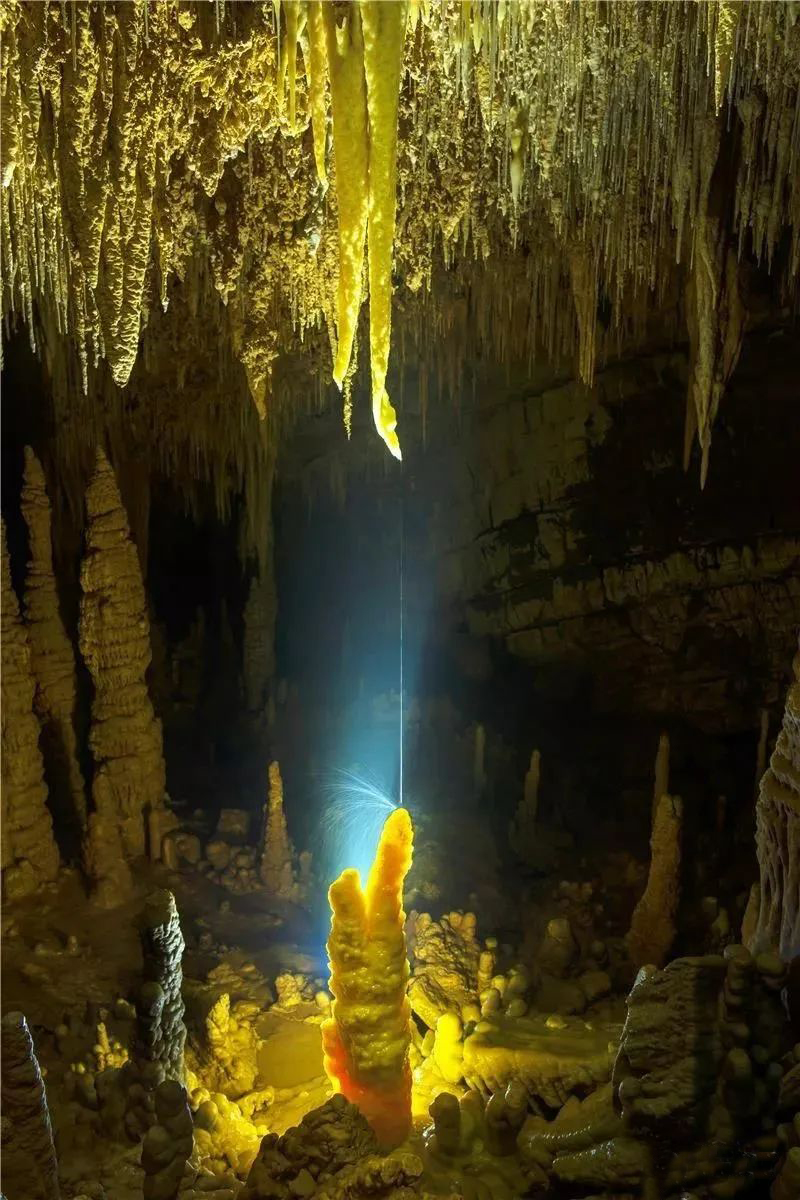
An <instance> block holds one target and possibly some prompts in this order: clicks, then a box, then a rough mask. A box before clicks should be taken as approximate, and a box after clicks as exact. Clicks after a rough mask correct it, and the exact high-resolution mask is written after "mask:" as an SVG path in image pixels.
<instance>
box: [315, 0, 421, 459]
mask: <svg viewBox="0 0 800 1200" xmlns="http://www.w3.org/2000/svg"><path fill="white" fill-rule="evenodd" d="M406 15H407V5H406V3H405V0H397V2H396V3H391V4H386V3H382V2H381V0H361V2H360V4H351V5H350V6H349V8H348V10H347V13H346V16H345V18H344V20H343V21H342V22H341V23H340V22H338V21H337V18H336V12H335V10H334V6H333V5H332V4H322V5H320V4H312V5H311V6H310V8H309V46H310V57H311V62H312V66H311V71H310V74H311V76H312V82H311V84H310V88H309V91H310V96H311V101H310V108H311V118H312V125H313V129H314V154H315V157H316V161H317V171H318V173H320V157H321V156H322V158H323V170H324V111H323V112H320V108H321V106H322V105H323V104H324V100H323V99H322V96H323V92H322V88H323V80H322V77H321V63H320V61H319V49H320V46H321V41H320V39H319V37H318V25H317V22H320V23H324V27H325V42H326V45H327V52H328V70H329V75H330V86H331V107H332V110H333V152H334V158H335V162H336V196H337V202H338V206H339V291H338V297H337V332H338V339H339V340H338V346H337V351H336V361H335V363H334V367H333V378H334V379H335V381H336V383H337V384H338V386H339V387H340V388H341V387H342V386H343V384H344V380H345V376H346V375H347V370H348V367H349V366H350V361H351V358H352V354H353V342H354V340H355V335H356V329H357V327H358V314H359V309H360V308H361V286H362V285H361V276H362V271H363V265H364V241H365V238H366V237H367V227H369V305H370V360H371V368H372V414H373V417H374V419H375V427H376V428H377V430H378V433H379V434H380V435H381V437H382V438H383V440H384V442H385V443H386V445H387V446H388V448H389V450H390V452H391V453H392V454H393V455H394V457H395V458H400V457H401V454H400V442H399V440H398V437H397V432H396V430H397V414H396V413H395V410H394V408H393V407H392V405H391V402H390V400H389V397H388V395H387V394H386V371H387V368H388V365H389V348H390V344H391V332H392V247H393V244H394V227H395V212H396V208H397V200H396V192H397V187H396V185H397V107H398V100H399V94H400V76H401V73H402V67H403V47H404V44H405V29H406ZM315 39H316V41H315ZM320 146H322V149H321V148H320ZM322 178H323V176H322V174H321V173H320V179H322Z"/></svg>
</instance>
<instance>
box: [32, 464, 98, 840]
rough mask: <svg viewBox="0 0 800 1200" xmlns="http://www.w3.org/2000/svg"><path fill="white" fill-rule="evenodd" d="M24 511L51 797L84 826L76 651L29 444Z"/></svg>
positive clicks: (44, 490)
mask: <svg viewBox="0 0 800 1200" xmlns="http://www.w3.org/2000/svg"><path fill="white" fill-rule="evenodd" d="M22 515H23V516H24V518H25V522H26V524H27V526H28V554H29V559H28V570H27V573H26V576H25V595H24V608H25V618H26V620H27V623H28V637H29V639H30V646H31V666H32V668H33V674H34V678H35V680H36V697H35V706H36V710H37V713H38V715H39V720H40V722H41V725H42V745H43V749H44V754H45V759H46V761H48V763H49V764H51V765H50V768H49V780H50V795H51V799H52V800H53V801H54V803H56V804H57V805H58V807H59V809H60V810H61V811H64V812H65V814H67V815H68V816H71V817H72V818H73V820H74V821H75V822H76V823H77V826H78V827H79V828H82V827H83V826H84V824H85V822H86V792H85V785H84V780H83V774H82V772H81V768H80V765H79V763H78V749H77V738H76V736H75V726H74V716H75V653H74V650H73V647H72V642H71V641H70V639H69V637H68V635H67V631H66V629H65V628H64V622H63V620H62V617H61V612H60V609H59V602H58V589H57V586H56V578H55V574H54V571H53V546H52V534H51V521H50V500H49V497H48V495H47V488H46V486H45V478H44V471H43V470H42V467H41V464H40V462H39V460H38V458H37V457H36V455H35V454H34V453H33V451H32V450H31V448H30V446H26V447H25V476H24V483H23V487H22Z"/></svg>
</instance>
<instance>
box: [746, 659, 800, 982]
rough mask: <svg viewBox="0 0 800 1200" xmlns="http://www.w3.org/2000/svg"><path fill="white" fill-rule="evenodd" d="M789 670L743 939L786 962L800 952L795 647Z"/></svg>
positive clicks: (762, 798)
mask: <svg viewBox="0 0 800 1200" xmlns="http://www.w3.org/2000/svg"><path fill="white" fill-rule="evenodd" d="M794 673H795V680H794V683H793V684H792V685H791V687H790V688H789V691H788V694H787V696H786V708H785V710H784V714H783V725H782V727H781V731H780V733H779V734H778V740H777V741H776V743H775V749H774V750H773V752H772V756H771V758H770V760H769V767H768V768H767V770H766V771H765V772H764V776H763V778H762V780H761V786H760V788H759V793H758V803H757V805H756V851H757V854H758V865H759V872H760V881H759V889H758V900H757V903H758V915H757V917H756V919H755V929H754V931H753V933H752V935H751V937H750V939H749V948H750V949H751V950H752V951H753V952H754V953H760V952H761V951H765V950H774V951H777V952H778V953H779V954H780V956H781V958H783V959H784V960H785V961H787V962H788V961H789V960H790V959H792V958H794V957H795V956H797V955H798V954H800V650H798V653H797V654H796V655H795V659H794Z"/></svg>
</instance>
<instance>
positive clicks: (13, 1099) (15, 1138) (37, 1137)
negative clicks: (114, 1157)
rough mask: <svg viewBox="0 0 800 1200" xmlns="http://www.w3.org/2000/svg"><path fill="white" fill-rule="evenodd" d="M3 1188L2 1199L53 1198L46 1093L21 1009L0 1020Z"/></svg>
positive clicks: (55, 1171)
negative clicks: (0, 1021) (0, 1031)
mask: <svg viewBox="0 0 800 1200" xmlns="http://www.w3.org/2000/svg"><path fill="white" fill-rule="evenodd" d="M0 1041H1V1043H2V1055H3V1067H2V1101H3V1190H4V1192H5V1193H6V1194H7V1196H8V1200H59V1195H60V1192H59V1186H58V1163H57V1161H56V1152H55V1147H54V1145H53V1131H52V1128H51V1126H50V1113H49V1111H48V1108H47V1095H46V1093H45V1090H44V1083H43V1082H42V1074H41V1071H40V1070H39V1064H38V1062H37V1061H36V1052H35V1050H34V1047H33V1040H32V1038H31V1035H30V1030H29V1029H28V1023H27V1021H26V1020H25V1018H24V1016H23V1015H22V1013H19V1012H10V1013H6V1015H5V1016H4V1017H3V1020H2V1037H1V1039H0Z"/></svg>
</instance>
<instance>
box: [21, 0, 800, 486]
mask: <svg viewBox="0 0 800 1200" xmlns="http://www.w3.org/2000/svg"><path fill="white" fill-rule="evenodd" d="M372 2H373V0H363V2H362V0H331V2H328V0H325V3H322V2H321V0H274V3H273V4H271V5H268V4H264V5H247V6H245V5H222V4H221V5H218V6H217V7H216V9H215V10H214V11H212V10H211V8H210V6H208V5H207V4H204V3H200V2H199V0H186V2H182V3H178V2H177V0H164V3H159V4H152V3H151V4H150V5H149V6H147V5H145V4H144V3H143V2H142V0H137V2H136V3H132V4H99V3H94V2H92V3H86V2H78V3H75V4H72V5H70V6H64V5H61V4H60V3H57V2H53V0H48V2H45V3H41V4H27V3H21V2H20V0H16V2H9V3H6V4H4V5H3V6H2V8H1V9H0V25H1V27H2V36H3V49H4V53H3V61H2V123H3V128H2V183H3V188H2V274H3V313H4V316H5V317H6V319H7V320H8V321H10V322H13V321H15V320H17V319H20V320H22V321H23V322H24V323H25V324H26V325H27V327H28V329H29V331H30V335H31V338H32V340H33V341H34V343H35V345H36V347H37V350H38V352H39V353H41V354H42V355H43V356H44V357H45V358H46V359H47V360H48V367H49V372H50V375H51V377H53V378H55V377H56V371H55V369H54V368H55V367H56V365H59V366H60V365H62V364H56V362H55V358H56V357H57V356H58V355H59V354H60V353H61V352H60V351H58V349H57V343H58V342H59V339H63V338H68V339H69V341H70V342H71V344H72V346H73V347H74V355H75V357H76V364H77V370H76V371H75V370H73V369H72V366H70V370H69V372H68V380H67V381H66V382H62V381H59V386H60V387H63V389H64V391H65V392H68V393H69V395H67V396H65V398H64V402H65V403H66V404H73V403H74V402H75V395H74V393H75V390H76V387H77V388H78V389H82V390H84V391H89V390H93V389H94V383H93V379H94V374H95V372H96V370H97V366H98V364H99V363H100V362H101V361H103V360H105V361H106V362H107V363H108V365H109V368H110V372H111V378H112V381H113V383H114V384H115V386H116V387H118V388H120V389H125V388H127V386H128V381H129V380H130V379H131V377H132V373H133V369H134V363H135V362H136V361H137V357H141V354H142V352H143V348H144V347H145V346H146V345H147V340H148V339H147V334H146V330H147V326H148V322H149V321H150V317H151V314H153V316H154V318H155V314H156V313H157V310H158V308H159V306H164V305H165V304H166V303H167V301H168V300H169V298H170V295H171V294H172V287H173V285H176V284H177V285H178V286H179V287H180V289H181V290H182V291H183V293H184V295H185V299H186V303H187V306H188V308H189V309H190V310H191V311H192V312H199V311H200V310H201V308H202V309H205V310H207V311H212V310H213V306H210V305H208V304H207V303H206V298H205V297H201V296H198V295H197V294H196V291H195V289H196V286H197V284H196V280H197V279H202V280H203V281H204V284H203V286H206V284H207V286H208V287H210V289H211V290H212V291H213V292H215V293H216V295H217V296H218V297H219V298H220V300H221V301H222V304H221V305H220V306H219V315H218V316H215V317H214V320H215V321H216V322H217V325H216V328H215V329H214V330H211V331H209V335H208V336H209V340H210V341H216V343H218V344H219V345H220V346H224V347H225V350H224V353H225V354H227V353H228V347H232V355H233V356H234V357H235V358H236V359H238V361H239V362H240V363H241V364H242V365H243V366H244V367H245V370H246V373H247V378H248V380H249V383H250V387H251V391H252V395H253V399H254V401H255V402H256V404H257V406H258V407H259V412H260V414H261V415H269V416H270V419H271V417H272V415H273V414H274V413H275V411H276V410H277V409H278V408H279V406H281V405H282V404H284V403H286V404H287V405H288V406H293V407H296V406H297V405H298V404H300V403H302V397H303V396H308V395H313V394H315V390H316V389H315V388H314V386H313V384H312V385H311V386H309V374H312V375H315V376H317V377H319V378H325V377H329V373H330V357H327V360H326V356H327V354H328V350H329V349H330V354H331V356H332V357H333V360H334V370H333V375H334V378H335V379H336V380H337V382H339V383H340V384H341V383H343V382H344V380H345V377H346V375H347V369H348V364H349V363H350V362H351V361H352V349H353V346H354V345H355V343H356V339H357V336H358V335H357V326H358V320H359V312H360V310H361V307H362V305H361V300H362V296H363V293H364V246H365V243H366V246H367V251H368V264H367V277H368V281H369V318H370V328H369V339H370V362H371V374H372V391H373V403H374V405H375V411H376V417H377V422H378V425H379V428H380V429H381V432H382V434H383V436H384V437H385V438H386V440H387V442H391V441H392V439H394V438H396V430H395V429H394V428H393V424H394V420H395V418H394V414H393V411H392V410H391V405H390V403H389V401H388V398H387V397H386V393H385V388H386V368H387V365H388V362H389V345H390V339H391V324H392V317H393V319H394V325H395V328H396V331H397V333H398V334H399V336H398V337H397V339H396V340H397V344H398V346H400V345H404V346H405V347H406V351H405V353H406V355H408V356H411V360H412V362H413V364H414V366H415V368H416V365H417V360H418V357H419V355H420V353H423V352H424V355H425V357H426V359H427V366H426V369H427V370H428V371H429V372H430V373H432V375H440V376H441V378H442V381H443V383H444V384H445V385H446V387H447V388H448V389H452V390H454V391H456V392H458V391H459V390H460V389H461V388H462V387H463V384H464V383H465V382H466V381H467V380H466V377H465V370H466V369H467V364H466V359H467V358H469V359H470V361H471V360H472V355H470V356H465V355H464V345H465V339H466V340H467V341H468V342H469V344H470V345H472V346H474V349H475V357H478V356H480V355H481V354H487V353H491V355H492V357H493V359H494V360H495V361H499V363H500V365H501V366H502V367H509V366H510V364H511V363H517V364H523V365H525V364H528V363H530V362H531V361H532V359H533V358H534V357H542V356H546V357H547V358H551V359H559V360H560V359H563V358H565V357H568V356H569V355H570V354H572V353H574V352H575V351H576V350H577V351H578V353H577V365H578V369H579V372H580V375H581V377H582V378H583V379H584V380H586V381H589V380H590V379H591V378H592V374H593V371H594V369H595V365H596V363H602V362H603V361H604V359H605V358H607V357H608V356H609V355H616V354H619V353H621V352H623V351H624V350H625V349H630V348H632V347H634V346H635V345H636V344H637V343H638V342H639V341H640V340H641V338H642V336H643V335H644V333H645V331H646V330H647V328H648V325H649V324H652V320H653V318H654V317H656V316H657V318H658V322H659V328H661V329H662V330H664V329H665V328H667V324H666V323H667V322H674V323H675V328H674V332H675V333H676V334H678V335H679V334H680V332H681V328H680V324H678V323H679V322H680V323H684V322H686V319H687V315H688V317H689V320H688V325H689V335H690V342H691V346H692V354H693V362H694V364H695V368H696V369H693V370H692V371H691V372H690V376H691V380H690V391H689V397H688V404H687V413H688V414H689V417H690V420H689V425H688V427H687V428H688V431H689V432H690V433H694V435H695V436H696V438H697V441H698V442H699V444H700V446H701V448H702V459H703V469H704V470H705V468H706V467H707V462H708V451H709V446H710V438H711V428H712V424H713V420H714V414H715V412H716V411H717V408H718V406H719V403H720V397H721V395H722V392H723V390H724V386H725V383H726V380H727V377H728V375H729V373H730V370H731V369H732V364H733V363H735V357H736V348H737V345H738V340H739V333H740V331H741V326H742V322H743V320H744V318H745V317H746V314H744V313H740V312H739V309H738V307H737V306H736V304H734V305H733V307H731V304H729V303H728V299H729V298H732V299H733V300H735V296H734V292H733V290H732V289H733V287H734V272H733V270H732V266H731V261H732V260H731V257H730V254H729V253H728V250H732V251H733V253H734V255H735V257H736V260H737V263H738V262H740V261H741V260H743V259H750V260H753V259H755V260H757V261H758V262H759V263H761V264H762V265H763V266H764V267H766V268H768V269H771V270H773V271H774V272H775V273H776V274H777V275H778V278H777V288H778V292H779V296H780V299H781V301H782V302H783V303H786V304H788V305H794V304H796V302H797V279H798V273H799V272H800V172H798V170H797V164H798V161H800V120H798V116H797V113H798V111H800V102H799V101H798V95H799V94H800V19H799V18H798V16H797V11H796V7H795V6H793V5H792V4H789V3H783V2H777V3H767V2H763V0H753V2H752V3H750V4H747V5H742V4H737V3H734V2H732V0H709V2H708V3H706V4H696V3H693V2H691V0H675V2H674V3H638V2H631V3H629V4H614V5H606V4H603V3H600V2H599V0H585V2H583V3H581V4H574V3H570V2H569V0H552V2H551V3H548V4H521V3H513V4H512V3H506V4H503V3H494V0H464V2H463V3H462V2H461V0H458V2H456V0H445V2H444V3H442V4H431V3H426V2H425V0H419V2H417V0H414V3H412V4H410V5H408V6H407V18H406V20H405V21H403V22H401V20H400V14H401V12H402V13H404V14H405V13H406V5H405V4H380V3H377V4H375V7H374V8H373V7H370V5H371V4H372ZM65 14H66V16H65ZM332 43H334V44H335V50H334V52H333V53H332ZM301 60H302V67H301ZM343 89H344V90H343ZM328 92H329V93H330V100H328ZM340 99H345V101H346V102H345V104H344V105H343V104H342V103H339V100H340ZM395 100H397V105H396V104H395ZM351 101H354V103H351ZM329 109H330V116H332V121H330V118H329ZM337 114H338V115H337ZM709 123H711V124H712V125H713V124H714V123H718V124H719V125H720V127H721V128H722V130H723V135H722V140H723V143H724V144H723V145H722V146H720V145H717V147H716V151H715V149H714V146H715V144H716V143H715V141H714V139H713V138H710V137H706V138H705V139H701V137H700V132H701V131H702V130H704V129H706V128H708V127H709ZM329 125H330V128H331V131H332V138H329ZM398 129H399V130H400V134H399V137H398V133H397V130H398ZM111 130H113V131H114V136H113V137H112V136H110V131H111ZM732 139H733V140H736V141H737V145H738V156H737V158H736V161H735V162H734V163H733V166H732V171H731V174H730V179H729V185H728V197H729V202H728V205H727V209H726V211H725V213H724V214H723V217H724V219H718V214H716V213H709V212H708V211H704V206H706V208H707V197H708V195H709V191H708V180H709V179H710V178H712V176H713V173H714V170H715V162H714V161H712V159H713V156H714V154H715V153H716V154H717V155H720V154H721V153H722V152H723V150H724V148H725V144H727V143H728V142H730V141H731V140H732ZM329 142H332V153H330V147H329ZM701 143H702V144H701ZM395 154H396V164H397V166H396V170H397V178H396V188H395V187H394V186H393V184H392V174H393V171H394V164H395ZM328 179H330V183H331V187H330V188H329V189H327V190H326V184H327V181H328ZM395 192H396V195H397V220H396V223H395V221H394V203H395ZM779 248H780V249H779ZM198 260H202V263H203V266H202V270H200V271H198V270H197V269H196V267H195V263H196V262H197V261H198ZM697 263H700V264H701V270H702V273H703V274H702V277H701V275H700V274H699V273H698V267H697V265H696V264H697ZM676 264H677V265H676ZM692 271H694V272H695V274H696V276H697V277H696V278H695V279H694V280H693V281H692V280H687V277H688V275H689V273H690V272H692ZM393 280H394V281H396V286H394V287H393ZM687 282H688V285H689V290H688V291H687ZM692 288H693V289H694V290H691V289H692ZM715 296H716V297H717V298H718V300H719V303H712V304H708V303H706V300H707V298H708V297H711V298H712V300H713V298H714V297H715ZM601 302H602V304H603V305H604V307H605V309H606V314H605V317H604V322H603V323H600V322H599V321H598V320H597V319H596V318H597V309H598V307H599V305H600V303H601ZM687 304H688V306H689V307H692V306H693V309H694V311H693V312H691V313H688V314H687ZM684 328H685V325H684ZM326 330H327V333H328V334H329V335H330V341H329V344H326V337H325V331H326ZM670 331H672V330H671V327H670ZM362 358H363V359H365V358H366V356H362ZM284 360H289V361H291V362H292V363H293V364H295V365H296V366H297V367H298V369H297V370H294V367H293V370H294V376H295V377H294V379H293V380H287V376H286V372H285V371H284V370H283V369H282V367H281V365H280V364H281V362H282V361H284ZM392 362H393V364H394V365H396V366H399V368H400V369H401V370H402V369H403V366H404V363H403V361H402V358H398V350H397V346H396V347H395V350H394V352H393V357H392ZM470 369H471V367H470ZM76 376H77V377H76ZM223 386H224V387H225V388H227V389H229V390H235V389H233V388H232V387H231V381H230V380H229V379H228V377H227V376H226V378H225V381H224V385H223ZM237 387H238V385H237ZM122 395H123V397H124V395H125V392H124V390H123V391H122ZM120 407H124V405H123V404H122V403H121V404H120ZM390 448H391V446H390Z"/></svg>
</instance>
